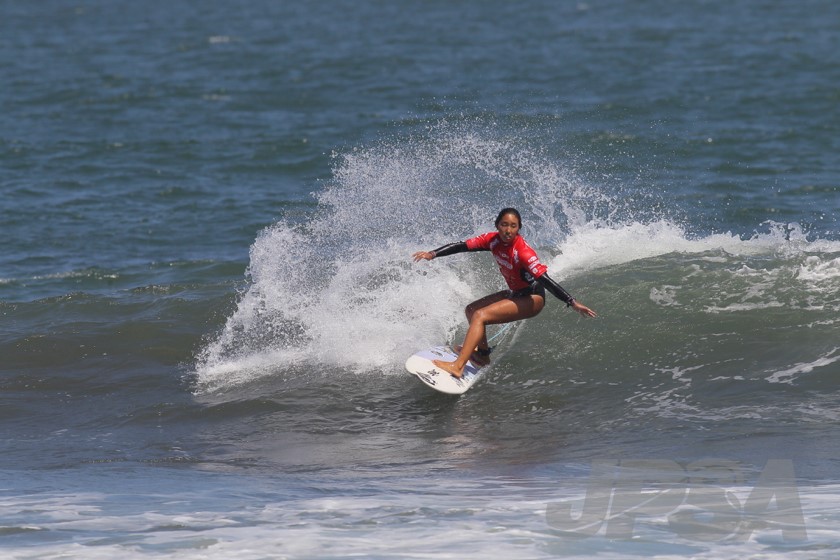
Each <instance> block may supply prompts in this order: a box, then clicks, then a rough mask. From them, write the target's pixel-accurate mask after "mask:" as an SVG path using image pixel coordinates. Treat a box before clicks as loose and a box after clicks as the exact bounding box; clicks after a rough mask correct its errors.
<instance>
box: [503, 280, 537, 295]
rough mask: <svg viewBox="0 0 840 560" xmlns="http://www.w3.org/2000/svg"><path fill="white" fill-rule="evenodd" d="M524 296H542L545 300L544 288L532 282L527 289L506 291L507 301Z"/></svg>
mask: <svg viewBox="0 0 840 560" xmlns="http://www.w3.org/2000/svg"><path fill="white" fill-rule="evenodd" d="M524 296H542V298H543V299H545V288H544V287H543V285H542V284H538V283H537V282H534V283H533V284H531V285H530V286H528V287H527V288H522V289H519V290H508V295H507V297H508V299H516V298H519V297H524Z"/></svg>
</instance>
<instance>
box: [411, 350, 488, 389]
mask: <svg viewBox="0 0 840 560" xmlns="http://www.w3.org/2000/svg"><path fill="white" fill-rule="evenodd" d="M457 357H458V355H457V354H456V353H455V350H453V349H452V348H451V347H449V346H435V347H433V348H428V349H426V350H420V351H419V352H417V353H416V354H414V355H413V356H411V357H410V358H409V359H408V360H406V362H405V369H407V370H408V372H409V373H410V374H412V375H414V376H415V377H416V378H417V379H419V380H420V381H422V382H423V383H425V384H426V385H427V386H429V387H431V388H432V389H434V390H435V391H440V392H441V393H446V394H448V395H462V394H464V393H466V392H467V390H468V389H469V388H470V387H472V386H473V384H474V383H475V381H476V379H478V376H479V373H480V368H479V367H476V365H475V364H473V363H472V362H467V365H466V367H464V375H463V377H461V378H458V377H455V376H454V375H452V374H451V373H449V372H448V371H446V370H442V369H440V368H439V367H436V366H435V365H434V364H433V363H432V360H443V361H444V362H454V361H455V358H457Z"/></svg>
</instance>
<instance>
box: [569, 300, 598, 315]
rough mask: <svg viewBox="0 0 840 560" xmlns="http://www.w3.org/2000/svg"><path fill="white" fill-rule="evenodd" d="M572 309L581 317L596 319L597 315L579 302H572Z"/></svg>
mask: <svg viewBox="0 0 840 560" xmlns="http://www.w3.org/2000/svg"><path fill="white" fill-rule="evenodd" d="M572 309H574V310H575V311H577V312H578V313H580V314H581V315H583V316H584V317H597V316H598V314H597V313H595V312H594V311H592V310H591V309H589V308H588V307H586V306H585V305H583V304H582V303H580V302H579V301H574V302H573V303H572Z"/></svg>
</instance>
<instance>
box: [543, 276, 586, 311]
mask: <svg viewBox="0 0 840 560" xmlns="http://www.w3.org/2000/svg"><path fill="white" fill-rule="evenodd" d="M537 282H539V283H540V284H542V285H543V287H545V289H546V290H548V291H549V292H551V295H553V296H554V297H556V298H557V299H559V300H561V301H562V302H563V303H565V304H566V306H568V307H571V308H572V309H574V310H575V311H577V312H578V313H580V314H581V315H583V316H584V317H596V316H597V314H596V313H595V312H594V311H592V310H591V309H589V308H588V307H586V306H585V305H583V304H582V303H580V302H579V301H577V300H576V299H575V298H573V297H572V295H571V294H570V293H569V292H567V291H566V290H564V289H563V286H561V285H560V284H558V283H557V282H555V281H554V279H553V278H552V277H551V276H549V275H548V273H547V272H546V273H544V274H542V275H541V276H540V277H539V278H537Z"/></svg>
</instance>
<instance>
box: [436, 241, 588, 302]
mask: <svg viewBox="0 0 840 560" xmlns="http://www.w3.org/2000/svg"><path fill="white" fill-rule="evenodd" d="M464 251H490V252H491V253H492V254H493V258H495V259H496V263H497V264H498V265H499V271H500V272H501V273H502V276H503V277H504V279H505V282H507V285H508V288H510V290H511V291H512V292H518V291H519V290H523V289H527V288H532V287H533V286H534V285H535V284H541V285H542V286H544V287H545V289H547V290H548V291H549V292H551V293H552V294H553V295H554V296H555V297H557V298H559V299H560V300H562V301H563V302H564V303H566V305H571V304H572V303H573V302H574V298H573V297H572V296H571V295H570V294H569V292H567V291H566V290H564V289H563V288H562V286H560V284H558V283H557V282H555V281H554V280H553V279H552V278H551V277H550V276H549V275H548V273H547V271H548V267H547V266H545V265H544V264H542V263H541V262H540V259H539V257H537V253H536V251H534V249H532V248H531V246H530V245H528V243H527V242H526V241H525V239H524V238H523V237H522V236H521V235H517V236H516V239H514V241H513V243H511V244H509V245H505V244H504V243H502V241H501V239H499V233H498V232H496V231H493V232H489V233H485V234H482V235H479V236H476V237H472V238H470V239H467V240H466V241H461V242H458V243H451V244H449V245H444V246H443V247H439V248H438V249H435V250H434V251H432V252H433V253H434V254H435V257H445V256H447V255H454V254H455V253H462V252H464Z"/></svg>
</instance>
